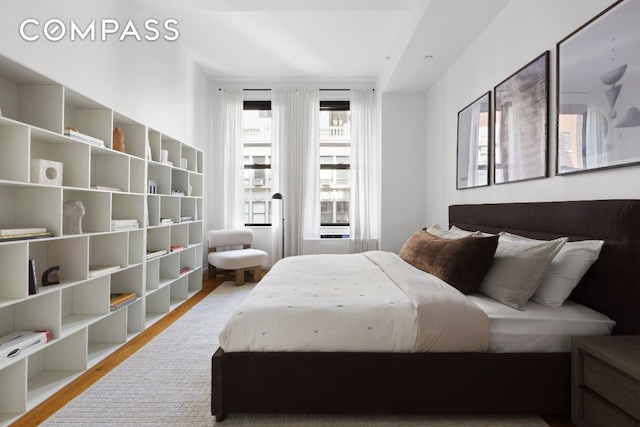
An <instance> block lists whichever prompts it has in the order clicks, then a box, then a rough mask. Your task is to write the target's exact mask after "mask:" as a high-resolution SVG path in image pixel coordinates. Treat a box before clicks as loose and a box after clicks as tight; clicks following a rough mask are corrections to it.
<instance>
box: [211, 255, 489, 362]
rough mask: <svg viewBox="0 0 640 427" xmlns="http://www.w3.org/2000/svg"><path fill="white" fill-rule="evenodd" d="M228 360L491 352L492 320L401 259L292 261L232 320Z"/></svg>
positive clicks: (224, 343) (223, 336) (225, 339)
mask: <svg viewBox="0 0 640 427" xmlns="http://www.w3.org/2000/svg"><path fill="white" fill-rule="evenodd" d="M219 340H220V346H221V347H222V348H223V349H224V350H225V351H226V352H238V351H250V352H268V351H349V352H400V353H410V352H416V351H434V352H453V351H455V352H457V351H486V349H487V347H488V345H489V318H488V317H487V316H486V315H485V314H484V312H483V311H482V310H481V309H479V308H478V307H477V306H476V305H475V304H473V303H472V302H470V301H469V300H468V299H467V298H466V297H465V296H464V295H463V294H461V293H460V292H458V291H457V290H456V289H455V288H452V287H451V286H449V285H447V284H446V283H445V282H443V281H442V280H440V279H438V278H437V277H435V276H432V275H430V274H428V273H425V272H424V271H421V270H418V269H417V268H415V267H413V266H411V265H410V264H408V263H406V262H404V261H403V260H402V259H400V257H398V255H397V254H394V253H391V252H383V251H371V252H365V253H360V254H346V255H303V256H297V257H288V258H285V259H283V260H281V261H278V263H277V264H276V265H275V266H274V268H272V269H271V270H270V271H269V273H267V275H266V276H265V277H264V278H263V279H262V281H261V282H260V284H258V286H256V287H255V288H254V290H253V291H252V292H251V293H250V295H249V296H248V297H247V299H246V300H245V301H243V302H242V304H240V306H239V307H237V308H236V310H235V311H234V312H233V313H232V314H231V316H230V318H229V320H228V321H227V323H226V324H225V326H224V328H223V329H222V331H221V332H220V335H219Z"/></svg>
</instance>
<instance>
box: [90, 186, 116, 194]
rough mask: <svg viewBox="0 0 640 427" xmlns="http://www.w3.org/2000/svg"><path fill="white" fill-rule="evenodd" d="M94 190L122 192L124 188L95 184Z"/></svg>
mask: <svg viewBox="0 0 640 427" xmlns="http://www.w3.org/2000/svg"><path fill="white" fill-rule="evenodd" d="M91 188H92V189H93V190H101V191H115V192H120V191H122V188H118V187H109V186H107V185H94V186H93V187H91Z"/></svg>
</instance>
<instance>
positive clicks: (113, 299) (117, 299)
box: [109, 293, 138, 311]
mask: <svg viewBox="0 0 640 427" xmlns="http://www.w3.org/2000/svg"><path fill="white" fill-rule="evenodd" d="M137 298H138V295H136V294H135V293H130V294H111V296H110V301H109V309H110V310H111V311H116V310H117V309H119V308H122V307H124V306H125V305H129V304H131V303H132V302H134V301H135V300H136V299H137Z"/></svg>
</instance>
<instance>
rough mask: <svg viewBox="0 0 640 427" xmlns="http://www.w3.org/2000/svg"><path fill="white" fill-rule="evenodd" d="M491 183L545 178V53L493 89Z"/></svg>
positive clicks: (547, 102) (547, 54) (546, 72)
mask: <svg viewBox="0 0 640 427" xmlns="http://www.w3.org/2000/svg"><path fill="white" fill-rule="evenodd" d="M494 91H495V98H494V99H495V101H494V102H495V106H494V110H495V112H494V114H495V118H494V123H495V124H494V129H493V131H494V151H493V155H494V163H493V168H494V169H493V170H494V182H495V183H496V184H502V183H506V182H514V181H524V180H529V179H535V178H545V177H546V176H547V175H548V167H547V140H548V133H547V127H548V125H547V122H548V119H547V118H548V117H549V51H546V52H545V53H543V54H542V55H540V56H538V57H537V58H536V59H534V60H533V61H531V62H530V63H528V64H527V65H525V66H524V67H522V68H521V69H520V70H518V71H517V72H516V73H515V74H513V75H512V76H511V77H509V78H507V79H506V80H505V81H503V82H502V83H500V84H499V85H498V86H496V87H495V89H494Z"/></svg>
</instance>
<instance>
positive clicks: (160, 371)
mask: <svg viewBox="0 0 640 427" xmlns="http://www.w3.org/2000/svg"><path fill="white" fill-rule="evenodd" d="M253 286H254V285H252V284H247V285H245V286H240V287H236V286H234V284H233V283H232V282H225V283H224V284H222V285H221V286H220V287H218V288H217V289H216V290H215V291H213V292H212V293H211V294H209V295H208V296H207V297H206V298H204V299H203V300H202V301H200V302H199V303H198V304H196V305H195V306H194V307H193V308H192V309H191V310H189V311H188V312H187V313H185V314H184V315H183V316H182V317H181V318H179V319H178V320H176V321H175V322H174V323H173V324H172V325H171V326H169V327H168V328H167V329H165V330H164V331H163V332H162V333H160V334H159V335H158V336H157V337H155V338H154V339H153V340H151V341H150V342H149V343H148V344H147V345H145V346H144V347H143V348H141V349H140V350H139V351H138V352H137V353H135V354H134V355H132V356H131V357H129V358H128V359H127V360H125V361H124V362H123V363H121V364H120V365H119V366H118V367H116V368H115V369H114V370H112V371H111V372H110V373H109V374H107V375H106V376H104V377H103V378H102V379H100V380H99V381H98V382H96V383H95V384H93V385H92V386H91V387H89V388H88V389H87V390H85V391H84V392H83V393H82V394H80V395H79V396H78V397H76V398H75V399H73V400H72V401H71V402H69V403H68V404H67V405H66V406H65V407H63V408H62V409H60V410H59V411H58V412H56V413H55V414H54V415H52V416H51V417H50V418H49V419H47V420H46V421H45V422H44V423H43V424H42V425H44V426H92V427H95V426H150V427H151V426H154V427H157V426H194V427H200V426H213V425H216V422H215V419H214V417H213V416H212V415H211V412H210V396H211V355H212V354H213V352H214V351H215V349H216V348H217V347H218V333H219V332H220V330H221V328H222V326H223V325H224V322H225V321H226V319H227V316H228V315H229V314H230V313H231V311H232V310H233V309H234V307H236V306H237V304H238V303H240V302H241V301H242V300H243V299H244V298H245V297H246V296H247V295H248V294H249V292H250V291H251V289H253ZM218 425H219V426H220V427H225V426H404V425H406V426H433V427H444V426H469V427H471V426H473V427H478V426H480V427H482V426H487V427H489V426H491V427H503V426H504V427H507V426H508V427H530V426H531V427H535V426H546V425H547V424H546V423H545V422H544V421H543V420H542V419H541V418H539V417H538V416H508V417H486V416H482V417H477V416H476V417H474V416H381V415H371V416H368V415H353V416H349V415H286V414H280V415H268V414H265V415H263V414H258V415H253V414H252V415H245V414H230V415H229V416H228V417H227V419H226V420H225V421H224V422H222V423H218Z"/></svg>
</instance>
